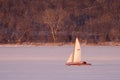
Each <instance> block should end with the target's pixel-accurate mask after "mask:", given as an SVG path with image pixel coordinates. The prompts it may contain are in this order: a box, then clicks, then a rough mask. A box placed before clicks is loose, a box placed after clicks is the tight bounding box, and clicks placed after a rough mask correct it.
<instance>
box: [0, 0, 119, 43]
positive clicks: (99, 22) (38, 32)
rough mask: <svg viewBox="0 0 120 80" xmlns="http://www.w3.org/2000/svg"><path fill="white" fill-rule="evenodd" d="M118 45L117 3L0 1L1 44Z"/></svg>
mask: <svg viewBox="0 0 120 80" xmlns="http://www.w3.org/2000/svg"><path fill="white" fill-rule="evenodd" d="M76 36H77V37H79V39H80V41H81V42H86V43H95V44H97V43H99V42H120V0H0V43H1V44H8V43H13V44H14V43H24V42H35V43H53V42H54V43H58V42H65V43H67V42H73V41H74V39H75V37H76Z"/></svg>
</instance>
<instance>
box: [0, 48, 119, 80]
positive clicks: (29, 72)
mask: <svg viewBox="0 0 120 80" xmlns="http://www.w3.org/2000/svg"><path fill="white" fill-rule="evenodd" d="M72 51H73V46H40V47H32V46H31V47H23V46H18V47H0V80H120V76H119V75H120V47H119V46H116V47H115V46H82V57H83V58H82V60H84V61H87V62H90V63H92V66H66V65H65V63H66V60H67V58H68V57H69V55H70V53H71V52H72Z"/></svg>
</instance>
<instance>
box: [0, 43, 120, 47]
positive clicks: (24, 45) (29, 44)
mask: <svg viewBox="0 0 120 80" xmlns="http://www.w3.org/2000/svg"><path fill="white" fill-rule="evenodd" d="M73 45H74V43H72V42H69V43H64V42H60V43H30V42H25V43H14V44H13V43H12V44H10V43H9V44H0V47H1V46H5V47H11V46H13V47H17V46H23V47H27V46H73ZM81 45H82V46H120V42H100V43H97V44H95V43H88V44H86V43H81Z"/></svg>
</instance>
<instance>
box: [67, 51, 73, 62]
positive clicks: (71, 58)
mask: <svg viewBox="0 0 120 80" xmlns="http://www.w3.org/2000/svg"><path fill="white" fill-rule="evenodd" d="M72 62H73V53H72V54H70V57H69V58H68V60H67V63H72Z"/></svg>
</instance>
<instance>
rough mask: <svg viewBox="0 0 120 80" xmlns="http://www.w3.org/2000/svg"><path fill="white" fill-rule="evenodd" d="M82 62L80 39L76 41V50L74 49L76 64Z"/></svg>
mask: <svg viewBox="0 0 120 80" xmlns="http://www.w3.org/2000/svg"><path fill="white" fill-rule="evenodd" d="M80 61H81V47H80V43H79V40H78V38H76V41H75V48H74V60H73V62H74V63H80Z"/></svg>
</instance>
